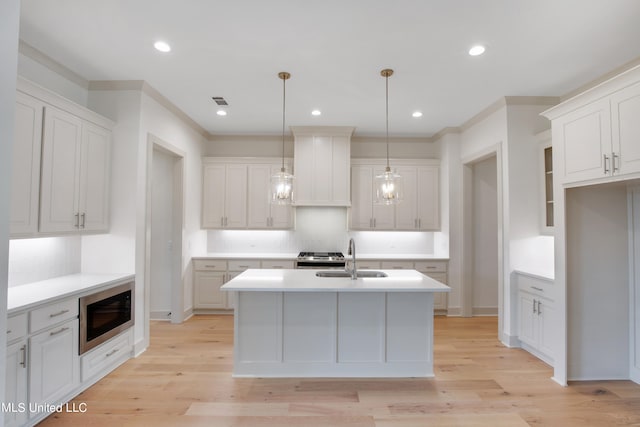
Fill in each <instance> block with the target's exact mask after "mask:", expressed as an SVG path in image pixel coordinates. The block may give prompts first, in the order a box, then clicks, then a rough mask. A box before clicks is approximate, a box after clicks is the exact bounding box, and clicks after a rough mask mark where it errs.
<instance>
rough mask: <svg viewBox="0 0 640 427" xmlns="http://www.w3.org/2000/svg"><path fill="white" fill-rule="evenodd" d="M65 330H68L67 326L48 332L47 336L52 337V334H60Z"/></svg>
mask: <svg viewBox="0 0 640 427" xmlns="http://www.w3.org/2000/svg"><path fill="white" fill-rule="evenodd" d="M67 330H69V328H67V327H65V328H60V330H58V331H53V332H49V336H50V337H52V336H54V335H58V334H61V333H63V332H64V331H67Z"/></svg>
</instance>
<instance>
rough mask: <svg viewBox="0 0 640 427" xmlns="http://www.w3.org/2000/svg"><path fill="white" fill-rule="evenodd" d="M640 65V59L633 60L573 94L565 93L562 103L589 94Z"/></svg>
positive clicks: (581, 87)
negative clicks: (582, 94)
mask: <svg viewBox="0 0 640 427" xmlns="http://www.w3.org/2000/svg"><path fill="white" fill-rule="evenodd" d="M639 65H640V57H638V58H635V59H632V60H631V61H629V62H627V63H625V64H622V65H621V66H619V67H617V68H614V69H613V70H611V71H609V72H608V73H606V74H603V75H602V76H600V77H598V78H597V79H595V80H591V81H590V82H589V83H586V84H584V85H582V86H580V87H578V88H576V89H574V90H572V91H571V92H568V93H565V94H564V95H562V96H561V97H560V102H564V101H566V100H568V99H571V98H573V97H574V96H577V95H580V94H581V93H583V92H587V91H589V90H591V89H593V88H595V87H596V86H598V85H600V84H602V83H604V82H606V81H607V80H611V79H612V78H614V77H616V76H617V75H619V74H623V73H625V72H627V71H629V70H631V69H633V68H636V67H637V66H639Z"/></svg>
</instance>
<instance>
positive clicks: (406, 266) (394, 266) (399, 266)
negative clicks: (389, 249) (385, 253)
mask: <svg viewBox="0 0 640 427" xmlns="http://www.w3.org/2000/svg"><path fill="white" fill-rule="evenodd" d="M382 269H383V270H413V263H412V262H411V261H382Z"/></svg>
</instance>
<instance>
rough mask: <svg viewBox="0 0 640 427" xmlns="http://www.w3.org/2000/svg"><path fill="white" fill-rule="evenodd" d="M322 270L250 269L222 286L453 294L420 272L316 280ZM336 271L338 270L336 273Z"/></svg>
mask: <svg viewBox="0 0 640 427" xmlns="http://www.w3.org/2000/svg"><path fill="white" fill-rule="evenodd" d="M318 271H322V270H291V269H249V270H245V271H244V272H243V273H241V274H239V275H238V276H236V277H235V278H234V279H232V280H230V281H229V282H227V283H226V284H225V285H223V286H222V288H221V289H222V290H224V291H263V292H269V291H272V292H366V291H369V292H371V291H376V292H449V291H450V288H449V287H448V286H446V285H444V284H442V283H440V282H438V281H437V280H434V279H432V278H430V277H428V276H425V275H424V274H422V273H419V272H418V271H416V270H380V271H383V272H384V273H386V274H387V276H388V277H378V278H358V279H356V280H352V279H351V278H349V277H331V278H329V277H316V273H317V272H318ZM333 271H335V270H333Z"/></svg>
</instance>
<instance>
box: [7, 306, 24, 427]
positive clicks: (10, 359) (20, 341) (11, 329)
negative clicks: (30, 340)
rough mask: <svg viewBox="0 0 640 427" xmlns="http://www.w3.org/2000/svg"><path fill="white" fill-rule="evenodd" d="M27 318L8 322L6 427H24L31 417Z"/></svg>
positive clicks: (21, 317)
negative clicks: (22, 426)
mask: <svg viewBox="0 0 640 427" xmlns="http://www.w3.org/2000/svg"><path fill="white" fill-rule="evenodd" d="M26 336H27V316H26V314H24V313H23V314H20V315H17V316H12V317H9V319H8V321H7V342H8V343H9V345H8V346H7V361H6V369H5V374H6V376H5V386H4V390H5V397H4V407H3V408H2V412H3V413H4V425H5V426H6V427H9V426H10V427H14V426H21V425H23V424H24V423H25V422H26V421H27V419H28V416H29V412H28V411H29V406H28V393H27V390H28V388H27V381H28V368H29V361H28V359H27V355H28V347H27V338H26Z"/></svg>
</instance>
